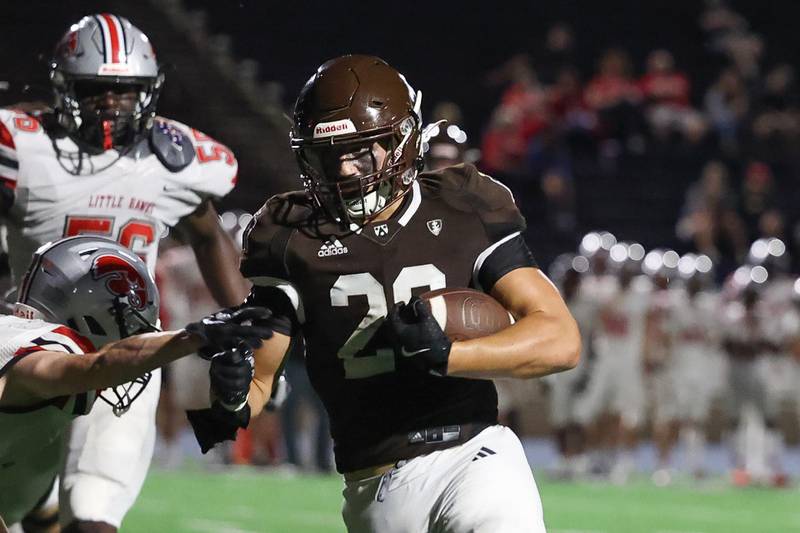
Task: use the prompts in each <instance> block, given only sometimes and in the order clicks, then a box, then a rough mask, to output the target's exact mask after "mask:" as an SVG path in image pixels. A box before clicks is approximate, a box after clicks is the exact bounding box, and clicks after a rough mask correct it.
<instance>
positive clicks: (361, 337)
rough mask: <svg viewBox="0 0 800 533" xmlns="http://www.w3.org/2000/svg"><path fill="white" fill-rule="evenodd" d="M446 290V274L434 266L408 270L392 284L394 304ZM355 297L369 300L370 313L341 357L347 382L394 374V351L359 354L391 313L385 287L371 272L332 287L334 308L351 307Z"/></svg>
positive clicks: (340, 280) (339, 280) (345, 277)
mask: <svg viewBox="0 0 800 533" xmlns="http://www.w3.org/2000/svg"><path fill="white" fill-rule="evenodd" d="M445 286H446V282H445V276H444V272H442V271H441V270H439V269H438V268H436V267H435V266H434V265H431V264H430V263H428V264H426V265H415V266H411V267H405V268H403V270H401V271H400V273H399V274H398V275H397V278H395V280H394V283H392V294H393V295H394V303H399V302H407V301H409V300H410V299H411V293H412V291H413V290H414V289H418V288H424V287H427V288H428V289H429V290H432V291H435V290H437V289H443V288H444V287H445ZM351 296H366V297H367V303H368V305H369V310H368V311H367V314H366V315H364V318H363V319H362V320H361V322H359V324H358V326H356V329H355V331H353V333H352V334H351V335H350V337H349V338H348V339H347V341H346V342H345V343H344V346H342V347H341V349H340V350H339V352H338V354H337V355H338V356H339V358H340V359H342V362H343V364H344V376H345V378H347V379H360V378H368V377H370V376H375V375H378V374H385V373H387V372H393V371H394V368H395V367H394V352H393V351H392V349H391V348H378V350H377V351H376V352H375V353H371V354H365V353H359V352H361V351H362V350H363V349H364V347H365V346H366V345H367V343H368V342H369V340H370V339H371V338H372V336H373V335H374V334H375V332H376V331H377V330H378V328H379V327H380V325H381V323H382V322H383V319H384V318H385V317H386V314H387V313H388V311H389V306H388V304H387V302H386V296H385V292H384V288H383V285H381V283H380V282H379V281H378V280H377V279H375V277H374V276H373V275H372V274H370V273H369V272H362V273H360V274H343V275H341V276H339V277H338V278H337V279H336V282H335V283H334V284H333V287H331V305H332V306H334V307H347V306H348V305H350V297H351ZM356 354H358V357H356Z"/></svg>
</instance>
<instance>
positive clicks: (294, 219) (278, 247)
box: [240, 191, 314, 278]
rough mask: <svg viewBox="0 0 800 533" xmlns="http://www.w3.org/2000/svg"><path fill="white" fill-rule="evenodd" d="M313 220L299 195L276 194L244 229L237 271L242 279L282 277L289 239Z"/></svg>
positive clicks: (297, 193) (303, 199)
mask: <svg viewBox="0 0 800 533" xmlns="http://www.w3.org/2000/svg"><path fill="white" fill-rule="evenodd" d="M313 216H314V211H313V209H311V206H310V202H309V201H308V199H307V197H306V195H305V193H304V192H302V191H296V192H288V193H283V194H277V195H275V196H273V197H272V198H270V199H269V200H267V201H266V203H265V204H264V205H263V206H262V207H261V209H259V210H258V211H257V212H256V214H255V215H254V216H253V220H251V221H250V224H249V225H248V226H247V229H245V232H244V237H243V241H244V242H243V243H242V244H243V246H242V247H243V251H242V260H241V264H240V269H241V271H242V274H243V275H244V276H245V277H249V278H251V277H254V276H265V275H268V276H272V277H283V276H284V275H285V274H284V273H283V266H284V265H283V256H284V250H285V247H286V243H287V242H288V238H289V235H291V233H292V232H293V231H294V230H295V229H301V230H302V228H304V227H308V226H309V225H310V221H311V220H312V218H313Z"/></svg>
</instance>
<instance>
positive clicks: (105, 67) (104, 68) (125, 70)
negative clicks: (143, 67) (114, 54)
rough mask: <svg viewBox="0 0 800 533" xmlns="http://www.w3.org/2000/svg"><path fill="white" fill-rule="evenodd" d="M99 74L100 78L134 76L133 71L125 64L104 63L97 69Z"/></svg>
mask: <svg viewBox="0 0 800 533" xmlns="http://www.w3.org/2000/svg"><path fill="white" fill-rule="evenodd" d="M97 74H98V75H99V76H103V75H115V74H128V75H133V72H132V71H131V67H130V66H129V65H127V64H125V63H103V64H102V65H100V68H99V69H97Z"/></svg>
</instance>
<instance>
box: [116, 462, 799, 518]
mask: <svg viewBox="0 0 800 533" xmlns="http://www.w3.org/2000/svg"><path fill="white" fill-rule="evenodd" d="M538 483H539V490H540V492H541V495H542V499H543V502H544V509H545V520H546V522H547V526H548V531H549V532H550V533H792V532H800V491H798V490H797V489H792V490H768V489H745V490H742V489H733V488H730V487H727V486H725V485H723V484H722V483H721V482H720V483H712V484H709V486H707V487H706V488H702V489H701V488H691V487H689V486H683V487H680V486H678V487H676V486H673V487H669V488H657V487H654V486H652V485H650V484H649V483H646V482H639V483H634V484H631V485H627V486H624V487H615V486H609V485H600V484H588V483H585V484H567V483H554V482H548V481H546V480H545V479H544V476H539V479H538ZM341 486H342V482H341V480H340V478H338V477H335V476H333V477H311V476H297V477H289V476H284V475H280V474H277V473H264V472H258V471H236V472H225V473H207V472H179V473H175V472H169V473H167V472H153V473H151V475H150V477H149V478H148V480H147V483H146V484H145V488H144V491H143V492H142V495H141V496H140V497H139V501H138V502H137V504H136V506H135V507H134V508H133V510H132V511H131V512H130V514H129V515H128V518H127V520H126V523H125V524H124V526H123V528H122V533H139V532H142V533H162V532H169V533H189V532H193V533H212V532H213V533H250V532H259V533H323V532H334V531H343V530H344V528H343V526H342V523H341V518H340V515H339V508H340V505H341V499H340V493H341Z"/></svg>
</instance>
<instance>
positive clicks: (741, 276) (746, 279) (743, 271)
mask: <svg viewBox="0 0 800 533" xmlns="http://www.w3.org/2000/svg"><path fill="white" fill-rule="evenodd" d="M733 282H734V283H735V284H736V285H738V286H740V287H744V286H745V285H747V284H748V283H750V267H749V266H747V265H742V266H740V267H739V268H737V269H736V271H735V272H734V273H733Z"/></svg>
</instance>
